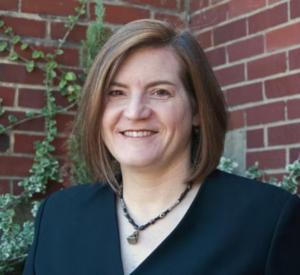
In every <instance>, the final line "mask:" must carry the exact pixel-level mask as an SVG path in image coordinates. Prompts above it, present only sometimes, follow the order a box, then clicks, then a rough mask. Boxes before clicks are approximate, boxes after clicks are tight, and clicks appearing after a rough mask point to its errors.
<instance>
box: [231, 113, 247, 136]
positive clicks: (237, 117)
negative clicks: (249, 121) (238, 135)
mask: <svg viewBox="0 0 300 275" xmlns="http://www.w3.org/2000/svg"><path fill="white" fill-rule="evenodd" d="M244 126H245V124H244V111H243V110H237V111H232V112H229V116H228V127H227V128H228V130H229V131H230V130H234V129H238V128H242V127H244Z"/></svg>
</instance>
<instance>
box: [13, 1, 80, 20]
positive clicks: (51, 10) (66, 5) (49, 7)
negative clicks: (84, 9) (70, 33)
mask: <svg viewBox="0 0 300 275" xmlns="http://www.w3.org/2000/svg"><path fill="white" fill-rule="evenodd" d="M9 1H10V0H9ZM80 6H81V5H80V4H79V3H78V2H77V1H74V0H51V1H42V0H22V6H21V11H22V12H28V13H37V14H41V15H44V14H49V15H59V16H69V15H72V14H75V11H74V9H75V8H76V7H80Z"/></svg>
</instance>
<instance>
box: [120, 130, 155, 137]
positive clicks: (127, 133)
mask: <svg viewBox="0 0 300 275" xmlns="http://www.w3.org/2000/svg"><path fill="white" fill-rule="evenodd" d="M122 134H123V135H124V136H127V137H147V136H152V135H154V134H156V132H154V131H149V130H139V131H132V130H128V131H124V132H122Z"/></svg>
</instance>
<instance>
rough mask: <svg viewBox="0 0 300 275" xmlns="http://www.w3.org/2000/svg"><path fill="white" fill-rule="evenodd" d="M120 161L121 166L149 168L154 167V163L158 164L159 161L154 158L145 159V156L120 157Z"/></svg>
mask: <svg viewBox="0 0 300 275" xmlns="http://www.w3.org/2000/svg"><path fill="white" fill-rule="evenodd" d="M119 163H120V165H121V167H122V166H123V167H130V168H147V167H153V165H154V164H157V163H158V161H157V160H154V159H149V158H147V159H145V158H134V159H133V158H126V159H120V160H119Z"/></svg>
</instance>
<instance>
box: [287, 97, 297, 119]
mask: <svg viewBox="0 0 300 275" xmlns="http://www.w3.org/2000/svg"><path fill="white" fill-rule="evenodd" d="M287 111H288V119H296V118H300V99H291V100H289V101H287Z"/></svg>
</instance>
